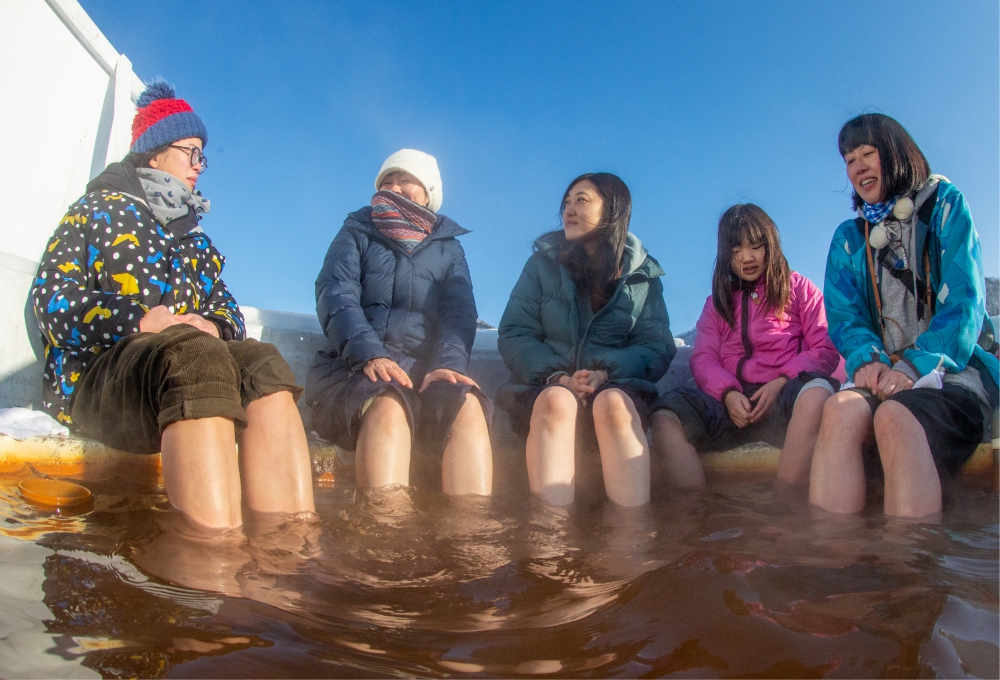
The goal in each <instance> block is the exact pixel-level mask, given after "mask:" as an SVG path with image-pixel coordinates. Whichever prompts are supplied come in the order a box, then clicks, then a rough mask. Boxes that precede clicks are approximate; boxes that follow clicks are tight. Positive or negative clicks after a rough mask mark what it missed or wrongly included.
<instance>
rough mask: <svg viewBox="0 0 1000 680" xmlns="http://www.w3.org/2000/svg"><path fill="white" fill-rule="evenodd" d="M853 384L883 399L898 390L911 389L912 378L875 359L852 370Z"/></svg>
mask: <svg viewBox="0 0 1000 680" xmlns="http://www.w3.org/2000/svg"><path fill="white" fill-rule="evenodd" d="M854 384H855V385H857V386H858V387H861V388H864V389H866V390H868V391H869V392H871V393H872V394H874V395H875V396H876V397H878V398H879V399H881V400H883V401H885V400H886V399H888V398H889V397H891V396H892V395H894V394H896V393H898V392H902V391H903V390H908V389H911V388H912V387H913V380H911V379H910V377H909V376H908V375H906V374H905V373H903V372H902V371H897V370H895V369H890V368H889V367H888V366H886V365H885V364H883V363H882V362H881V361H876V362H873V363H870V364H866V365H864V366H862V367H861V368H859V369H858V370H857V371H855V372H854Z"/></svg>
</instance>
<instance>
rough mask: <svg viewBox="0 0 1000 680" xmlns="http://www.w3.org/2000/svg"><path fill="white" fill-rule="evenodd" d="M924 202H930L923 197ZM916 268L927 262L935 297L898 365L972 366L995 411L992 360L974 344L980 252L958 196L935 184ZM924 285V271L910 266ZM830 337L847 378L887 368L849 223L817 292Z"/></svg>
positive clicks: (923, 370)
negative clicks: (871, 367) (878, 365)
mask: <svg viewBox="0 0 1000 680" xmlns="http://www.w3.org/2000/svg"><path fill="white" fill-rule="evenodd" d="M928 200H930V199H928ZM916 229H917V234H916V237H917V249H918V253H917V254H916V257H915V258H914V259H915V262H918V263H923V261H924V250H925V249H927V250H928V254H929V260H930V277H931V289H932V290H933V291H934V293H935V295H936V297H935V300H934V315H933V317H932V318H931V321H930V326H929V327H928V329H927V330H926V331H925V332H924V333H922V334H920V336H919V337H918V338H917V340H916V343H915V346H914V347H912V348H910V349H907V350H906V351H904V353H903V357H902V360H903V361H906V362H907V363H908V364H909V365H910V366H912V367H913V368H914V369H915V370H916V372H917V373H918V374H920V375H926V374H928V373H930V372H931V371H933V370H934V369H935V368H937V366H938V365H939V363H940V364H941V365H942V367H943V368H944V369H945V370H946V371H948V372H949V373H957V372H959V371H962V370H964V369H965V367H966V366H968V365H972V366H973V367H974V368H976V369H977V370H978V371H979V374H980V376H981V377H982V380H983V385H984V386H985V387H986V391H987V392H988V393H989V394H990V400H991V402H992V403H993V407H994V408H996V405H997V373H998V361H997V357H995V356H993V355H992V354H990V353H988V352H987V351H986V350H984V349H983V348H982V347H980V346H979V345H978V344H977V340H978V339H979V335H980V332H981V331H982V328H983V321H984V319H985V318H986V303H985V297H984V287H985V282H984V277H983V261H982V252H981V249H980V245H979V235H978V234H977V233H976V229H975V227H974V226H973V224H972V215H971V213H970V212H969V206H968V204H967V203H966V202H965V197H964V196H962V193H961V192H960V191H959V190H958V189H957V188H956V187H955V186H954V185H953V184H951V183H950V182H948V181H945V180H943V179H942V181H941V182H940V184H939V185H938V191H937V199H936V203H935V206H934V212H933V216H932V217H931V220H930V224H929V225H927V224H923V223H922V222H921V221H919V220H918V221H917V227H916ZM915 269H917V270H918V271H917V276H918V277H919V278H920V279H921V280H923V279H924V268H923V267H922V266H920V267H915ZM823 297H824V299H825V302H826V316H827V320H828V321H829V324H830V338H831V339H832V340H833V344H834V345H836V347H837V349H838V350H840V353H841V354H843V355H844V357H845V359H846V360H847V366H846V370H847V375H848V377H852V376H853V375H854V372H855V371H857V370H858V369H859V368H860V367H861V366H864V365H865V364H869V363H872V362H874V361H881V362H882V363H885V364H887V365H890V366H891V365H892V361H891V359H890V358H889V356H888V355H887V354H886V352H885V349H884V348H883V346H882V337H881V335H880V331H879V329H880V323H879V319H878V309H877V308H876V305H875V300H874V296H873V295H872V286H871V279H870V275H869V273H868V262H867V257H866V255H865V235H864V231H863V228H859V227H858V224H857V222H856V221H855V220H847V221H846V222H843V223H842V224H841V225H840V226H839V227H838V228H837V233H836V234H835V235H834V237H833V242H832V243H831V244H830V253H829V255H828V257H827V261H826V280H825V283H824V286H823Z"/></svg>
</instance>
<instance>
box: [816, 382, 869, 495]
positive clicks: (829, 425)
mask: <svg viewBox="0 0 1000 680" xmlns="http://www.w3.org/2000/svg"><path fill="white" fill-rule="evenodd" d="M873 434H874V432H873V429H872V410H871V407H870V406H869V405H868V402H867V401H866V400H865V398H864V397H863V396H861V395H860V394H858V393H857V392H851V391H847V392H838V393H837V394H835V395H833V396H832V397H830V398H829V399H827V401H826V404H825V405H824V407H823V420H822V423H821V425H820V428H819V437H818V438H817V440H816V447H815V450H814V452H813V459H812V466H811V468H810V472H809V502H810V503H812V504H813V505H817V506H819V507H820V508H822V509H824V510H826V511H828V512H838V513H851V512H861V510H862V508H864V506H865V467H864V463H863V461H862V458H861V449H862V447H863V446H864V444H865V442H866V441H868V440H869V439H871V437H872V436H873Z"/></svg>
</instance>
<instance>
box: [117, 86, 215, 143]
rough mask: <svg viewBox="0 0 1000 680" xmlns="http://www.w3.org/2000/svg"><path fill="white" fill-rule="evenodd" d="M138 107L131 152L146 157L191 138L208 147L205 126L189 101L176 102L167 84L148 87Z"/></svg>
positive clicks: (138, 102) (134, 120)
mask: <svg viewBox="0 0 1000 680" xmlns="http://www.w3.org/2000/svg"><path fill="white" fill-rule="evenodd" d="M136 106H137V110H136V112H135V118H133V119H132V147H131V150H132V151H134V152H136V153H145V152H147V151H152V150H153V149H157V148H159V147H161V146H165V145H167V144H170V143H172V142H176V141H177V140H179V139H187V138H188V137H197V138H198V139H200V140H201V143H202V146H204V145H206V144H208V130H207V129H205V124H204V123H203V122H202V121H201V118H199V117H198V114H196V113H195V112H194V111H193V110H192V109H191V106H190V105H189V104H188V103H187V102H186V101H184V100H183V99H177V98H176V95H175V93H174V88H173V87H171V86H170V84H168V83H167V82H166V81H164V80H157V81H155V82H152V83H149V84H148V85H146V90H145V91H144V92H143V93H142V94H141V95H139V100H138V101H137V102H136Z"/></svg>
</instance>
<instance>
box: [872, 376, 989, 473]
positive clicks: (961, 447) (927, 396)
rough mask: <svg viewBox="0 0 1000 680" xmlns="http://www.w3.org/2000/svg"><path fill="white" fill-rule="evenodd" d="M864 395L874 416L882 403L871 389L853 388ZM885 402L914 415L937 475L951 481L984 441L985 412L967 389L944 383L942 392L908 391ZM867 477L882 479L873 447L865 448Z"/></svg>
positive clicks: (880, 468) (940, 390)
mask: <svg viewBox="0 0 1000 680" xmlns="http://www.w3.org/2000/svg"><path fill="white" fill-rule="evenodd" d="M852 391H853V392H857V393H858V394H860V395H862V396H863V397H864V398H865V400H866V401H867V402H868V405H869V406H870V407H871V409H872V414H874V413H875V411H876V410H877V409H878V407H879V406H880V405H881V404H882V402H881V401H879V400H878V398H877V397H875V396H873V395H872V394H871V392H869V391H868V390H863V389H859V388H856V387H855V388H852ZM886 401H896V402H899V403H900V404H902V405H903V406H905V407H906V408H907V410H909V412H910V413H912V414H913V417H914V418H916V419H917V422H919V423H920V426H921V427H923V428H924V436H925V437H927V444H928V445H929V446H930V449H931V456H932V457H933V458H934V465H935V466H936V467H937V471H938V476H939V477H941V479H948V478H949V477H951V476H953V475H954V474H955V473H956V472H958V471H959V470H960V469H962V466H963V465H964V464H965V461H967V460H969V458H970V457H971V456H972V454H973V453H975V451H976V448H977V447H978V446H979V444H980V443H982V441H983V425H984V424H985V422H986V412H985V410H984V409H983V406H982V404H981V403H980V401H979V399H977V398H976V395H975V394H973V393H972V392H971V391H969V390H967V389H965V388H964V387H959V386H958V385H949V384H948V383H945V384H944V385H943V386H942V387H941V389H939V390H936V389H923V388H921V389H915V390H914V389H909V390H903V391H902V392H899V393H897V394H894V395H892V396H891V397H889V398H888V399H887V400H886ZM864 459H865V474H866V475H868V476H869V477H874V478H881V477H882V463H881V461H880V460H879V457H878V451H877V449H876V448H875V446H874V444H873V445H871V446H867V447H865V450H864Z"/></svg>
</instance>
